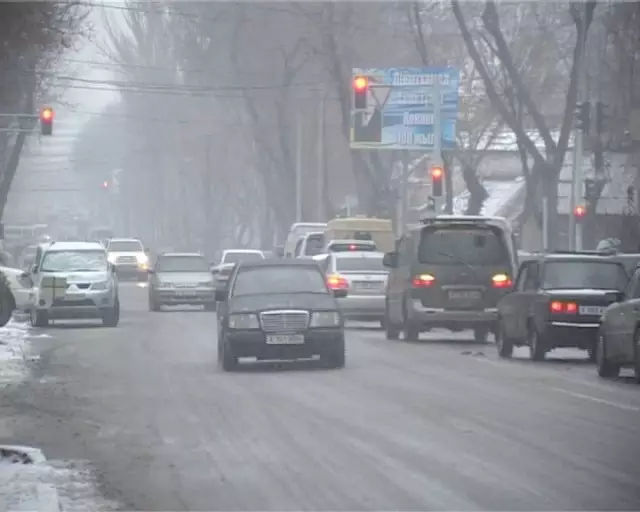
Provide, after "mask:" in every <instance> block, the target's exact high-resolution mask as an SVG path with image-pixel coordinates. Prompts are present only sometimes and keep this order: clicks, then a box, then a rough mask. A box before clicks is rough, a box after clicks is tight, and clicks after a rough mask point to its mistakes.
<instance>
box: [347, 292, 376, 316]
mask: <svg viewBox="0 0 640 512" xmlns="http://www.w3.org/2000/svg"><path fill="white" fill-rule="evenodd" d="M338 304H339V306H340V310H341V311H342V314H343V315H344V316H345V317H346V318H374V319H379V318H383V317H384V308H385V297H384V295H374V296H372V295H369V296H367V295H348V296H347V297H345V298H344V299H338Z"/></svg>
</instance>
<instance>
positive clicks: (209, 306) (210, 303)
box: [204, 301, 217, 311]
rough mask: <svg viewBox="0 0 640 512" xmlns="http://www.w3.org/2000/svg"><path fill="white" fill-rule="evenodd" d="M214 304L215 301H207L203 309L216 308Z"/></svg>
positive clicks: (213, 309) (211, 309)
mask: <svg viewBox="0 0 640 512" xmlns="http://www.w3.org/2000/svg"><path fill="white" fill-rule="evenodd" d="M216 306H217V304H216V302H215V301H214V302H207V303H206V304H205V305H204V310H205V311H215V310H216V309H217V308H216Z"/></svg>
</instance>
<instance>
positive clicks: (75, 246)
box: [42, 242, 106, 251]
mask: <svg viewBox="0 0 640 512" xmlns="http://www.w3.org/2000/svg"><path fill="white" fill-rule="evenodd" d="M42 245H43V246H46V247H47V251H105V250H106V249H105V248H104V245H102V244H99V243H97V242H52V243H50V244H42Z"/></svg>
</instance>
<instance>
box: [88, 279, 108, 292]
mask: <svg viewBox="0 0 640 512" xmlns="http://www.w3.org/2000/svg"><path fill="white" fill-rule="evenodd" d="M108 284H109V283H107V282H106V281H100V282H99V283H92V284H91V289H92V290H106V289H107V287H108Z"/></svg>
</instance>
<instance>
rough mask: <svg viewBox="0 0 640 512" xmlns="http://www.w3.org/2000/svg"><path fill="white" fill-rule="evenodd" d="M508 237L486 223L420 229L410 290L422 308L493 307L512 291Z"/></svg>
mask: <svg viewBox="0 0 640 512" xmlns="http://www.w3.org/2000/svg"><path fill="white" fill-rule="evenodd" d="M510 243H511V239H510V236H509V235H508V234H506V233H505V232H504V231H503V230H501V229H500V228H498V227H496V226H492V225H488V224H480V223H473V224H460V223H456V224H441V225H433V226H427V227H425V228H423V229H422V230H421V234H420V240H419V243H418V248H417V258H416V259H415V260H414V264H413V267H412V283H411V287H412V291H411V295H412V297H414V298H417V299H420V301H421V302H422V305H423V306H424V307H430V308H443V309H456V310H484V309H488V308H495V307H496V304H497V303H498V300H500V298H501V297H502V296H504V295H505V294H506V293H507V292H508V291H509V290H510V289H511V286H512V280H513V279H514V276H513V275H512V272H513V268H512V257H511V254H512V252H511V250H510V247H509V244H510Z"/></svg>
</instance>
